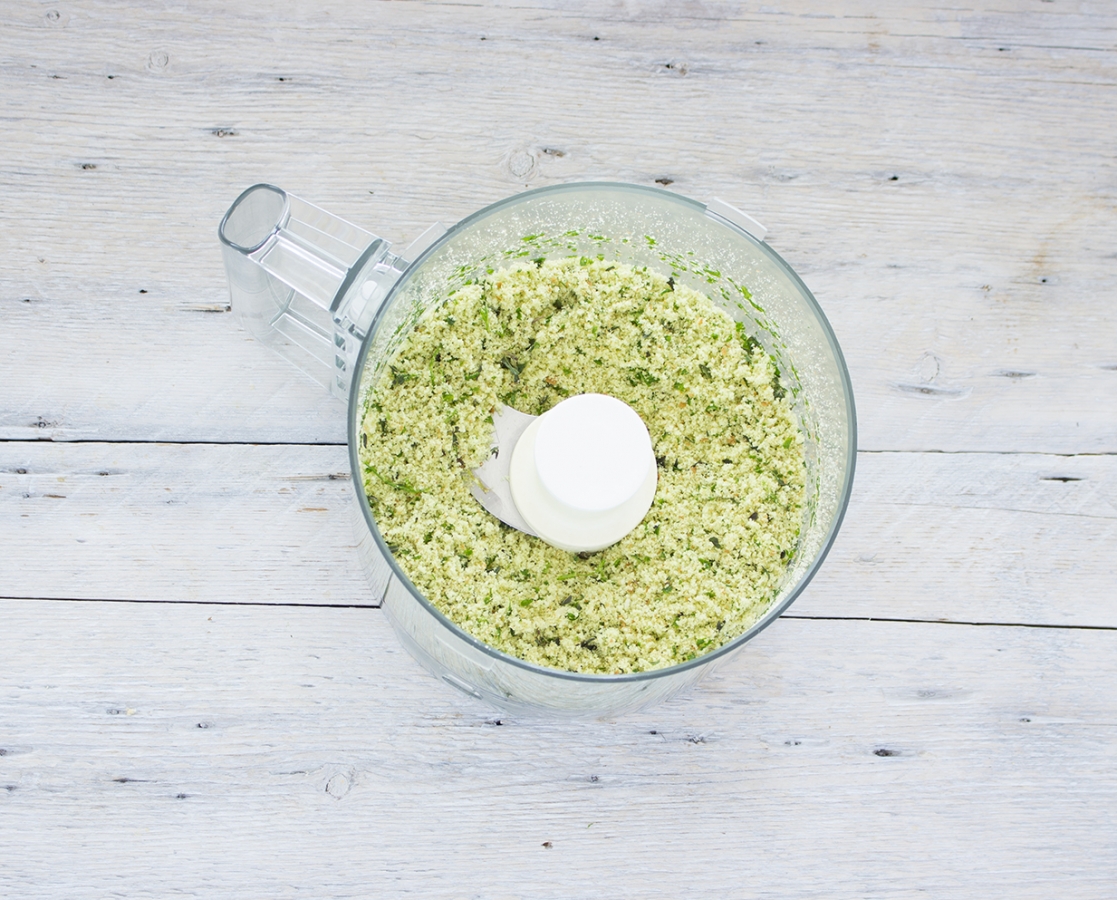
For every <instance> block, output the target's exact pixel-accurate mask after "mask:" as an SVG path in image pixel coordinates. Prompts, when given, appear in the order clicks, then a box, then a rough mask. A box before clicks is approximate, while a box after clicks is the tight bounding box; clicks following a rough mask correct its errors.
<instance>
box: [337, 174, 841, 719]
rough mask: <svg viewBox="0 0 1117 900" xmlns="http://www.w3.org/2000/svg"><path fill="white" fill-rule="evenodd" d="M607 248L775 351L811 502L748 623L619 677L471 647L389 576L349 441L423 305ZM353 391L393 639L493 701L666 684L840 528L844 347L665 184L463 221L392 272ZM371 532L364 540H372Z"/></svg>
mask: <svg viewBox="0 0 1117 900" xmlns="http://www.w3.org/2000/svg"><path fill="white" fill-rule="evenodd" d="M569 256H587V257H594V258H597V257H603V258H605V259H608V260H615V261H619V262H625V263H630V264H633V265H637V266H648V267H649V268H650V269H654V270H656V271H659V272H661V273H662V274H663V275H665V276H672V277H673V278H674V279H675V281H676V282H681V283H683V284H686V285H688V286H690V287H692V288H694V289H696V290H699V291H701V292H703V293H705V294H707V295H708V296H709V297H711V299H713V300H714V301H715V302H716V303H717V304H718V305H720V306H721V307H722V308H723V309H725V311H726V312H728V313H729V315H730V316H732V317H733V318H734V319H735V320H737V321H739V322H742V323H743V324H744V327H745V329H746V331H747V332H748V333H749V334H750V335H752V336H753V337H755V338H756V339H757V340H758V341H759V342H760V343H761V344H762V345H763V346H764V348H765V349H766V350H767V351H768V352H769V353H771V354H772V355H773V356H774V357H775V359H776V361H777V364H778V366H779V368H780V371H781V373H782V374H781V380H782V383H783V385H784V387H785V389H786V390H787V391H788V392H789V393H790V394H791V395H792V398H793V401H794V409H795V412H796V415H797V417H798V419H799V423H800V427H801V429H802V432H803V437H804V447H805V450H806V455H807V464H808V488H807V491H808V497H807V501H808V502H807V504H806V508H805V511H804V519H803V523H802V527H801V532H800V544H799V547H798V548H797V551H796V553H795V556H794V558H793V561H792V563H791V564H790V566H789V568H788V571H787V573H786V576H785V579H784V581H783V584H782V587H781V589H780V591H779V593H778V595H777V597H776V598H775V600H774V601H773V603H772V605H771V606H770V607H769V609H768V611H767V612H766V613H765V615H764V616H763V617H762V618H761V619H760V620H759V621H757V622H756V623H755V624H754V625H753V627H752V628H750V629H749V630H748V631H747V632H745V633H744V634H742V635H740V636H738V637H737V638H736V639H735V640H733V641H731V642H730V643H728V644H726V645H724V646H723V647H721V648H719V649H718V650H716V651H714V652H712V653H709V654H707V655H706V656H703V657H699V658H697V659H695V660H692V661H690V662H687V663H682V664H679V665H677V666H672V667H669V668H665V669H658V670H653V671H650V672H643V673H635V674H631V675H617V676H605V675H580V674H575V673H569V672H560V671H557V670H554V669H547V668H542V667H539V666H535V665H532V664H529V663H525V662H523V661H522V660H519V659H515V658H513V657H510V656H507V655H505V654H503V653H501V652H499V651H497V650H495V649H493V648H491V647H489V646H488V645H486V644H483V643H481V642H480V641H478V640H476V639H475V638H473V637H472V636H470V635H468V634H467V633H466V632H464V631H462V630H461V629H459V628H458V627H457V626H456V625H454V624H453V623H451V622H450V621H449V620H448V619H446V618H445V617H444V616H443V615H442V614H441V613H440V612H439V611H438V610H437V608H435V606H434V605H433V604H431V603H430V602H429V601H428V600H427V599H426V598H425V597H423V596H422V595H421V593H420V592H419V591H417V590H416V589H415V588H414V586H413V585H411V583H410V582H409V581H408V579H407V577H406V575H404V573H403V572H402V571H401V570H400V568H399V566H398V565H397V564H396V562H395V560H394V559H392V558H391V555H390V553H389V552H388V550H387V547H386V545H385V544H384V541H383V538H382V537H381V535H380V533H379V531H378V530H377V528H376V523H375V520H374V518H373V516H372V513H371V510H370V509H369V506H368V503H367V500H365V498H364V492H363V488H362V485H361V479H360V472H361V468H360V464H359V460H358V458H357V449H356V448H357V447H358V445H359V442H358V441H357V440H356V437H357V435H358V434H359V423H360V417H361V414H362V411H363V408H364V403H363V400H364V397H365V396H366V394H367V391H368V389H369V387H370V385H371V384H373V383H374V382H375V380H376V379H377V378H378V376H379V374H380V371H381V370H382V368H383V367H384V366H386V365H387V364H388V362H389V360H390V359H391V357H392V354H393V352H394V351H395V349H396V348H397V347H398V345H399V343H400V342H401V341H402V340H403V339H405V338H406V336H407V334H408V333H409V331H410V329H411V328H412V327H413V326H414V324H415V323H416V322H417V321H418V320H419V318H420V317H421V316H422V315H423V314H424V313H425V312H426V311H427V310H428V309H430V308H431V307H432V306H437V305H439V304H441V303H442V302H443V301H444V300H445V298H446V297H447V296H448V295H449V294H450V292H451V291H453V290H455V289H456V288H458V287H461V286H462V285H464V284H466V283H469V282H471V281H473V280H476V279H478V278H480V277H483V276H484V274H485V273H486V271H487V270H490V269H499V268H501V267H502V266H508V265H512V264H515V263H516V262H517V261H531V260H535V259H538V258H540V257H546V258H552V259H555V258H566V257H569ZM358 371H359V372H360V385H361V387H360V390H358V391H354V392H353V395H352V397H351V398H350V409H349V417H350V421H349V427H350V440H349V446H350V454H351V457H352V463H353V472H354V479H355V481H356V484H357V492H358V497H359V499H358V509H359V511H360V512H361V514H362V516H363V522H362V523H360V524H358V537H359V538H361V532H362V531H363V533H364V537H363V544H364V546H363V548H362V556H363V558H364V560H365V564H366V567H367V568H368V569H369V574H370V578H374V579H375V581H377V582H378V583H379V584H383V583H384V578H385V573H386V572H390V576H389V577H388V581H387V585H386V588H385V593H384V609H385V611H386V612H387V613H388V615H389V617H390V618H391V620H392V622H393V624H394V625H395V627H396V630H397V631H398V632H399V635H400V639H401V641H402V642H403V643H404V644H405V645H406V646H407V647H408V649H409V650H410V651H411V652H412V653H413V654H414V655H415V656H416V657H417V658H418V659H419V660H420V661H421V662H423V664H424V665H426V666H427V668H428V669H430V670H431V671H432V672H434V673H435V674H436V675H437V676H439V677H441V678H443V680H445V681H446V682H447V683H449V684H452V685H454V686H455V687H458V688H459V689H461V690H463V691H466V692H467V693H470V694H473V695H474V696H477V697H479V698H481V699H484V700H487V701H489V702H491V703H493V704H495V705H497V706H500V707H504V708H509V709H513V710H519V711H526V712H542V713H557V714H561V715H569V716H608V715H615V714H617V713H620V712H624V711H627V710H631V709H635V708H639V707H641V706H645V705H648V704H650V703H653V702H656V701H658V700H661V699H663V698H665V697H666V696H669V695H670V694H672V693H675V692H676V691H678V690H679V689H680V688H682V687H685V686H686V685H688V684H690V683H693V682H694V681H696V680H697V679H698V678H700V677H701V676H702V675H703V674H705V673H706V672H708V671H709V670H710V668H711V665H712V664H713V663H714V662H715V661H718V660H721V659H724V658H725V657H726V656H727V655H728V654H730V653H732V652H733V651H734V650H736V649H738V648H739V647H740V646H741V645H742V644H743V643H745V642H746V641H747V640H748V639H749V638H751V637H752V636H753V635H755V634H756V633H757V632H759V631H760V630H761V629H762V628H764V627H765V626H766V625H768V624H769V623H770V622H771V621H772V620H773V619H774V618H776V617H778V615H779V614H780V612H782V611H783V610H784V609H785V608H786V607H787V605H788V604H790V603H791V602H792V600H794V599H795V597H796V596H797V595H798V594H799V592H800V591H801V590H802V589H803V587H804V586H805V585H806V583H807V582H808V581H809V579H810V577H811V576H812V575H813V574H814V572H815V570H816V569H817V568H818V566H819V564H820V563H821V562H822V559H823V557H824V556H825V555H826V552H827V550H828V549H829V547H830V544H831V542H832V541H833V538H834V535H835V534H836V532H837V529H838V527H839V525H840V524H841V519H842V515H843V514H844V511H845V506H846V503H847V502H848V499H849V493H850V488H851V482H852V478H853V466H854V457H855V450H856V435H855V422H854V409H853V397H852V390H851V387H850V383H849V375H848V372H847V371H846V367H845V363H844V361H843V359H842V355H841V351H840V349H839V347H838V345H837V342H836V340H835V338H834V335H833V332H832V331H831V329H830V327H829V324H828V323H827V322H826V319H825V317H824V316H823V314H822V312H821V310H820V309H819V307H818V304H817V303H816V301H815V300H814V298H813V297H812V296H811V294H810V292H809V291H808V290H807V288H806V286H805V285H804V284H803V283H802V281H801V280H800V279H799V278H798V276H796V275H795V273H794V272H793V271H792V270H791V269H790V267H789V266H788V265H787V264H786V263H785V262H783V260H782V259H780V257H779V256H778V255H777V254H776V253H775V252H773V251H772V250H771V249H770V248H769V247H768V246H767V245H766V244H764V243H762V242H760V241H757V240H756V239H755V238H753V237H752V236H751V235H749V234H747V233H746V232H744V231H743V230H741V229H740V228H738V227H736V226H735V225H732V224H730V223H729V222H727V221H725V220H723V219H721V218H719V217H717V216H715V215H713V214H711V213H708V212H707V211H706V208H705V206H703V205H702V204H700V203H697V202H695V201H692V200H688V199H686V198H683V197H679V196H677V195H675V194H671V193H669V192H666V191H660V190H655V189H649V188H642V187H639V186H635V185H617V184H578V185H563V186H559V187H554V188H544V189H542V190H538V191H531V192H528V193H525V194H521V195H519V196H517V197H512V198H509V199H508V200H505V201H502V202H500V203H497V204H494V205H493V206H490V207H487V208H486V209H484V210H481V211H480V212H479V213H477V214H475V215H473V216H471V217H470V218H468V219H465V220H463V221H462V222H460V223H459V224H458V225H456V226H455V227H454V228H452V229H450V231H449V232H447V234H446V235H445V237H444V238H443V239H442V240H441V241H439V242H438V243H436V244H435V245H434V246H433V247H432V248H431V249H430V250H428V251H427V253H426V254H425V255H424V256H422V257H421V258H420V259H419V260H418V261H417V262H416V263H415V264H414V265H413V266H412V267H411V268H410V269H408V271H407V272H406V273H405V274H404V276H403V277H402V278H401V279H400V281H399V283H397V285H396V287H395V289H394V291H393V293H392V294H391V295H390V296H389V298H388V302H387V303H386V304H385V305H384V307H382V308H381V310H380V312H379V313H378V315H377V318H376V320H375V321H374V323H373V326H372V331H371V332H370V335H369V338H368V340H367V341H366V344H365V348H364V352H363V356H362V358H361V360H359V362H358ZM369 538H371V541H369Z"/></svg>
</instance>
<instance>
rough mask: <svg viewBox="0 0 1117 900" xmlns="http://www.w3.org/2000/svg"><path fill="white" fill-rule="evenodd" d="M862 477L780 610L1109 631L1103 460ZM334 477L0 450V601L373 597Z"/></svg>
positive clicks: (1114, 516) (276, 451) (238, 450)
mask: <svg viewBox="0 0 1117 900" xmlns="http://www.w3.org/2000/svg"><path fill="white" fill-rule="evenodd" d="M858 465H859V471H858V473H857V477H856V480H855V485H854V496H853V500H852V502H851V505H850V508H849V511H848V514H847V518H846V521H845V524H844V525H843V528H842V531H841V533H840V534H839V537H838V540H837V542H836V544H835V546H834V548H833V550H832V551H831V554H830V557H829V558H828V559H827V561H826V563H825V564H824V566H823V568H822V570H821V571H820V573H819V574H818V576H817V577H816V578H815V580H814V582H813V583H812V584H811V585H810V586H809V587H808V588H807V590H806V592H805V593H804V595H803V596H802V597H801V598H800V600H799V601H798V602H797V603H796V604H795V606H794V607H792V612H793V613H794V614H796V615H821V616H845V617H876V618H914V619H928V620H938V619H949V620H955V621H967V622H974V621H976V622H1010V623H1011V622H1020V623H1030V624H1048V625H1052V624H1053V625H1092V626H1117V596H1115V595H1114V593H1113V591H1112V590H1111V587H1112V578H1111V574H1112V548H1113V547H1114V546H1115V545H1117V458H1114V457H1111V456H1077V457H1060V456H1044V455H1040V454H942V453H922V454H919V453H881V454H877V453H862V454H860V455H859V460H858ZM20 470H23V471H22V472H21V471H20ZM347 471H348V460H347V457H346V452H345V448H344V447H333V446H331V447H303V446H240V445H174V444H171V445H162V444H134V445H114V444H98V443H92V444H65V443H49V442H41V443H7V444H0V545H3V546H4V547H5V548H6V552H5V554H4V555H3V556H2V557H0V596H16V597H20V596H27V597H56V598H76V599H122V600H126V599H132V600H192V601H207V602H265V603H368V602H372V601H371V598H370V595H369V589H368V587H367V584H366V582H365V579H364V576H363V574H362V572H361V570H360V568H359V565H358V562H357V559H356V555H355V552H354V550H353V543H354V538H353V535H352V533H351V531H350V527H351V526H350V520H349V515H350V504H351V503H352V502H354V501H353V494H352V489H351V487H350V482H349V480H348V474H347ZM102 473H105V474H102Z"/></svg>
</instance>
